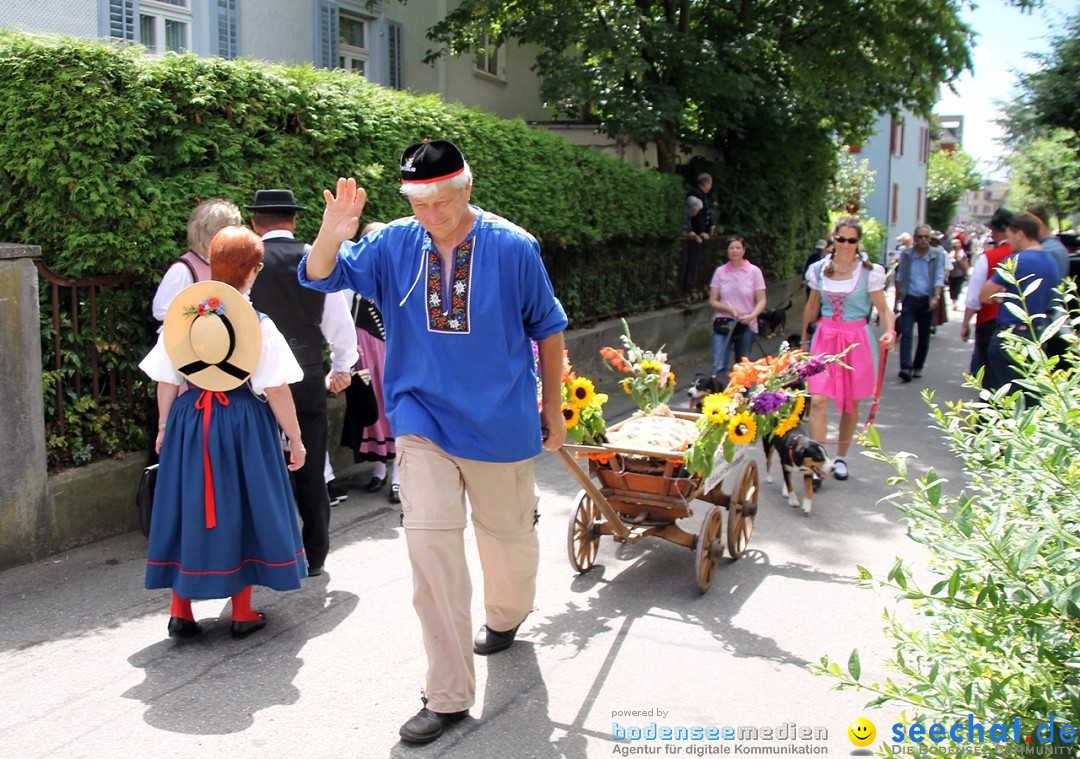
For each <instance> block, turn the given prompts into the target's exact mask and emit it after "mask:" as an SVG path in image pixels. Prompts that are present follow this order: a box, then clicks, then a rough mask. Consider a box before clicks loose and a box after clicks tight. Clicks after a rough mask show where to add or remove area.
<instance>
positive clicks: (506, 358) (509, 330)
mask: <svg viewBox="0 0 1080 759" xmlns="http://www.w3.org/2000/svg"><path fill="white" fill-rule="evenodd" d="M471 208H472V210H473V211H475V212H476V213H477V219H476V223H475V224H474V225H473V228H472V230H471V231H470V233H469V235H468V236H467V237H466V238H465V240H464V241H463V242H462V243H461V244H460V245H459V246H458V249H457V250H456V251H455V253H454V261H453V262H452V264H451V265H450V266H449V267H447V269H448V270H447V271H444V268H443V265H442V257H441V256H440V254H439V252H438V250H436V248H435V245H434V244H433V243H432V241H431V237H430V236H429V235H428V233H427V232H426V231H425V230H424V228H423V227H422V226H420V223H419V222H418V221H417V220H416V219H415V218H414V217H408V218H404V219H398V220H397V221H394V222H392V223H390V224H389V225H388V226H386V227H385V228H383V229H381V230H379V231H378V232H374V233H372V234H370V235H368V236H366V237H364V238H363V239H361V240H360V241H358V242H345V243H344V244H342V246H341V249H340V250H339V251H338V257H337V263H336V265H335V267H334V270H333V272H331V274H330V276H329V277H327V278H326V279H323V280H319V281H315V282H312V281H311V280H309V279H308V278H307V276H306V275H305V267H306V264H307V256H305V257H304V259H303V260H302V261H301V262H300V266H299V269H298V276H299V279H300V283H301V284H303V285H305V286H306V287H311V288H314V289H316V290H322V291H324V292H335V291H337V290H343V289H346V288H348V289H351V290H355V291H356V292H359V293H362V294H364V295H365V296H367V297H370V298H371V299H372V300H374V301H375V303H376V305H377V306H378V308H379V310H380V311H381V313H382V315H383V321H384V323H385V326H386V364H385V368H384V373H383V395H384V397H385V399H386V407H387V409H386V410H387V417H388V419H389V420H390V425H391V427H392V428H393V430H394V434H395V435H406V434H411V435H420V436H423V437H426V438H428V439H430V440H432V441H433V442H434V443H436V444H437V445H439V446H440V447H441V448H443V450H445V451H447V452H448V453H451V454H453V455H455V456H460V457H462V458H468V459H475V460H479V461H492V462H510V461H521V460H524V459H527V458H531V457H533V456H535V455H537V454H539V453H540V451H541V444H540V443H541V441H540V414H539V409H538V406H537V398H536V387H537V386H536V371H535V366H534V361H533V353H532V346H531V344H530V342H529V341H530V339H532V340H542V339H544V338H546V337H550V336H552V335H554V334H557V333H559V332H561V331H563V330H564V329H566V326H567V318H566V313H565V311H564V310H563V307H562V304H561V303H559V300H558V299H557V298H556V297H555V293H554V290H553V289H552V286H551V280H550V279H549V278H548V275H547V271H546V270H545V268H544V264H543V261H542V260H541V258H540V246H539V244H538V243H537V242H536V239H535V238H534V237H533V236H532V235H530V234H529V233H528V232H526V231H525V230H523V229H521V228H520V227H518V226H517V225H515V224H512V223H510V222H508V221H507V220H506V219H503V218H501V217H499V216H496V215H494V214H490V213H486V212H484V211H483V210H482V209H480V208H477V207H475V206H471Z"/></svg>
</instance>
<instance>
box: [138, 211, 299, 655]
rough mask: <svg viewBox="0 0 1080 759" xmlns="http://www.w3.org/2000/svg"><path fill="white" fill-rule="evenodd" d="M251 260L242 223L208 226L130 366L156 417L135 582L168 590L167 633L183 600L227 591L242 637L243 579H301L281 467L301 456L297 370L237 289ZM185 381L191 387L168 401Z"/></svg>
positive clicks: (294, 465)
mask: <svg viewBox="0 0 1080 759" xmlns="http://www.w3.org/2000/svg"><path fill="white" fill-rule="evenodd" d="M262 257H263V246H262V241H261V240H260V239H259V237H258V236H257V235H255V234H254V233H252V232H251V231H250V230H247V229H245V228H243V227H228V228H226V229H224V230H222V231H221V232H219V233H218V234H217V235H216V236H215V237H214V239H213V241H212V242H211V245H210V261H211V277H212V279H211V280H208V281H205V282H199V283H196V284H194V285H192V286H191V287H189V288H187V289H185V290H183V291H181V292H180V294H179V295H177V296H176V299H175V300H174V301H173V304H172V305H171V306H170V308H169V312H168V315H167V316H166V319H165V325H164V329H163V330H162V332H161V335H160V337H159V339H158V342H157V344H156V345H155V346H154V349H153V350H152V351H151V352H150V354H149V355H147V357H146V358H145V359H143V361H142V363H140V365H139V366H140V368H141V369H142V370H143V371H144V372H146V373H147V374H148V375H149V376H150V377H151V378H152V379H154V380H156V381H157V382H158V391H157V397H158V408H159V411H160V414H161V418H162V419H166V420H167V422H165V423H164V424H162V426H161V428H160V429H159V431H158V438H157V443H156V447H157V449H158V451H159V453H160V454H161V460H160V463H159V466H158V477H157V485H156V488H155V493H154V511H153V518H152V520H151V526H150V544H149V547H148V550H147V564H146V587H147V588H171V589H172V608H171V611H170V615H169V626H168V630H169V635H170V636H171V637H178V638H189V637H192V636H194V635H198V634H199V633H200V632H201V631H202V628H201V626H200V625H199V624H198V623H197V622H196V621H195V617H194V613H193V611H192V608H191V601H192V600H193V599H210V598H231V599H232V624H231V632H232V635H233V637H236V638H243V637H246V636H247V635H250V634H251V633H253V632H255V631H256V630H260V629H262V628H263V627H265V626H266V615H265V614H262V613H261V612H256V611H253V610H252V608H251V587H252V586H253V585H264V586H266V587H269V588H273V589H275V590H295V589H297V588H299V587H300V580H301V579H302V578H303V577H305V576H306V575H307V569H306V561H305V557H304V547H303V540H302V538H301V534H300V526H299V522H298V520H297V513H296V506H295V503H294V501H293V496H292V489H291V487H290V484H289V474H288V470H296V469H299V468H300V467H301V466H303V464H304V459H305V455H306V451H305V449H304V447H303V444H302V442H301V439H300V425H299V423H298V422H297V420H296V410H295V407H294V406H293V401H292V395H291V393H290V392H289V387H288V384H289V383H290V382H296V381H298V380H300V379H302V378H303V371H302V370H301V369H300V366H299V365H298V364H297V363H296V359H295V358H294V357H293V354H292V351H291V350H290V349H289V347H288V345H287V344H286V342H285V340H284V338H283V337H282V335H281V333H280V332H279V331H278V330H277V328H276V327H275V326H274V323H273V321H271V320H270V319H269V318H267V317H265V316H263V315H259V314H256V312H255V311H254V309H253V308H252V307H251V304H250V303H248V302H247V300H246V298H245V297H244V296H243V295H241V294H240V293H241V292H244V293H246V292H247V291H248V290H249V289H250V287H251V283H252V282H254V280H255V276H256V275H257V273H258V271H259V269H261V268H262V264H261V261H262ZM234 288H235V289H234ZM185 379H186V380H187V382H188V383H189V385H191V389H190V390H189V391H188V392H186V393H183V394H182V395H179V397H178V395H177V390H178V385H179V384H180V382H181V381H182V380H185ZM264 394H265V395H264ZM279 427H280V429H281V430H283V431H284V432H285V435H286V438H287V439H288V445H289V454H290V464H289V465H288V467H286V464H285V461H284V459H283V457H282V451H281V438H280V433H279Z"/></svg>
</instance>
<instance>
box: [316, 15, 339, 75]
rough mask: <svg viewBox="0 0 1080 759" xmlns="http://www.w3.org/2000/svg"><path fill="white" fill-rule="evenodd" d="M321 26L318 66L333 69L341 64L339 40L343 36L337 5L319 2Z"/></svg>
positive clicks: (318, 44)
mask: <svg viewBox="0 0 1080 759" xmlns="http://www.w3.org/2000/svg"><path fill="white" fill-rule="evenodd" d="M318 7H319V26H318V30H319V33H318V37H319V39H318V41H317V45H316V53H317V55H318V64H319V66H321V67H322V68H324V69H332V68H335V67H337V66H338V64H339V63H340V62H341V61H340V58H341V55H340V52H339V48H338V44H339V42H338V38H339V36H340V35H341V29H340V10H339V9H338V5H337V3H334V2H329V0H320V2H319V6H318Z"/></svg>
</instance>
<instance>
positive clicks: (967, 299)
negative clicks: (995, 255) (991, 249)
mask: <svg viewBox="0 0 1080 759" xmlns="http://www.w3.org/2000/svg"><path fill="white" fill-rule="evenodd" d="M988 274H989V265H988V264H987V263H986V256H985V255H980V256H979V257H978V258H976V259H975V265H974V266H972V267H971V274H970V275H969V276H968V284H967V293H966V294H965V295H964V308H970V309H971V310H972V311H978V310H979V309H980V308H982V301H980V300H979V291H980V290H982V288H983V285H985V284H986V280H987V275H988Z"/></svg>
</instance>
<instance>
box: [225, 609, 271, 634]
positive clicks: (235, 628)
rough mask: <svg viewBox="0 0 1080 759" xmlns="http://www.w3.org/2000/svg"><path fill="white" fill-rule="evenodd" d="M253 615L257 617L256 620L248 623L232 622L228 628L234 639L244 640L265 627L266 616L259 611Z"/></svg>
mask: <svg viewBox="0 0 1080 759" xmlns="http://www.w3.org/2000/svg"><path fill="white" fill-rule="evenodd" d="M255 613H256V614H258V615H259V618H258V619H253V620H251V621H250V622H233V623H232V624H231V625H230V626H229V632H231V633H232V636H233V637H234V638H237V639H239V638H246V637H247V636H249V635H251V634H252V633H253V632H258V631H259V630H261V629H263V628H264V627H266V615H265V614H263V613H262V612H261V611H257V612H255Z"/></svg>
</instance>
